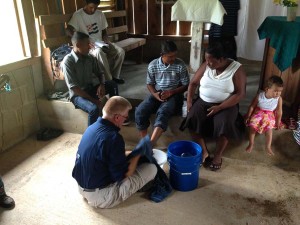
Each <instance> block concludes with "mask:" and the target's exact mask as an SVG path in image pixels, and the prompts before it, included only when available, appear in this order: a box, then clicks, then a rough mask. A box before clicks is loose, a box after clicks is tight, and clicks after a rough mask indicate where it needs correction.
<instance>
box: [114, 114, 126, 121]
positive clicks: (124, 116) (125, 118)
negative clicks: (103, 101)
mask: <svg viewBox="0 0 300 225" xmlns="http://www.w3.org/2000/svg"><path fill="white" fill-rule="evenodd" d="M115 116H121V117H123V118H124V119H125V120H128V118H129V116H123V115H121V114H115Z"/></svg>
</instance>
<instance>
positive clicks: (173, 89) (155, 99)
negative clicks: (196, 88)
mask: <svg viewBox="0 0 300 225" xmlns="http://www.w3.org/2000/svg"><path fill="white" fill-rule="evenodd" d="M161 51H162V52H161V57H159V58H158V59H155V60H153V61H152V62H151V63H150V64H149V66H148V74H147V88H148V90H149V91H150V93H151V95H149V96H148V97H147V98H146V99H145V100H144V101H143V102H142V103H141V104H140V105H139V106H138V107H137V109H136V111H135V122H136V126H137V128H138V130H139V131H140V133H141V136H142V137H144V136H146V135H147V128H148V127H149V125H150V121H149V118H150V116H151V114H152V113H156V119H155V123H154V131H153V133H152V136H151V142H152V144H153V145H154V144H155V143H156V141H157V140H158V138H159V137H160V136H161V134H162V133H163V132H164V131H166V129H167V126H168V120H169V118H170V117H171V116H172V115H173V114H174V113H175V112H176V110H177V109H178V108H179V106H180V105H182V100H183V92H185V91H186V90H187V87H188V84H189V74H188V72H187V68H186V66H185V63H184V62H183V61H182V60H180V59H178V58H176V54H177V46H176V44H175V43H174V42H172V41H165V42H164V43H163V44H162V48H161Z"/></svg>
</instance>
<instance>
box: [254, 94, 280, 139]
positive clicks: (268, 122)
mask: <svg viewBox="0 0 300 225" xmlns="http://www.w3.org/2000/svg"><path fill="white" fill-rule="evenodd" d="M278 100H279V97H277V98H266V96H265V92H261V93H259V95H258V104H257V107H256V108H255V110H254V112H253V114H252V116H251V118H250V120H249V123H248V126H250V127H252V128H253V129H254V130H255V131H256V132H257V133H259V134H261V133H264V132H266V131H268V130H270V129H273V128H274V127H275V113H274V110H275V109H276V108H277V104H278Z"/></svg>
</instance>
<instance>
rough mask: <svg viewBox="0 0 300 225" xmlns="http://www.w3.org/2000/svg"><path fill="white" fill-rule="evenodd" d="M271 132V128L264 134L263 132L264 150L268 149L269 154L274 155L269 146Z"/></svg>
mask: <svg viewBox="0 0 300 225" xmlns="http://www.w3.org/2000/svg"><path fill="white" fill-rule="evenodd" d="M272 134H273V131H272V129H270V130H268V131H266V134H265V135H266V150H267V151H268V154H269V155H274V152H273V151H272V148H271V144H272Z"/></svg>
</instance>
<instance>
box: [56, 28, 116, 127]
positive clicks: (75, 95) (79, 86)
mask: <svg viewBox="0 0 300 225" xmlns="http://www.w3.org/2000/svg"><path fill="white" fill-rule="evenodd" d="M72 44H73V50H72V52H71V53H70V54H68V55H66V56H65V58H64V59H63V61H62V63H61V68H62V71H63V73H64V76H65V80H66V84H67V86H68V88H69V93H70V99H71V102H72V103H73V104H74V105H75V107H76V108H80V109H82V110H83V111H85V112H87V113H88V114H89V116H88V125H91V124H93V123H94V122H95V121H96V120H97V118H98V117H99V113H100V111H99V109H101V108H102V103H101V101H102V100H103V98H104V95H105V87H106V90H107V92H108V94H109V96H114V95H118V86H117V85H116V84H115V83H114V82H113V81H105V79H104V76H103V74H102V71H101V69H100V67H99V63H98V62H97V59H96V58H95V57H94V56H92V55H90V54H89V50H90V41H89V36H88V35H87V34H84V33H81V32H75V33H74V35H73V36H72ZM96 77H97V78H98V79H99V81H98V82H95V81H94V78H96ZM99 82H100V84H99ZM94 83H97V85H94ZM104 85H105V87H104Z"/></svg>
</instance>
